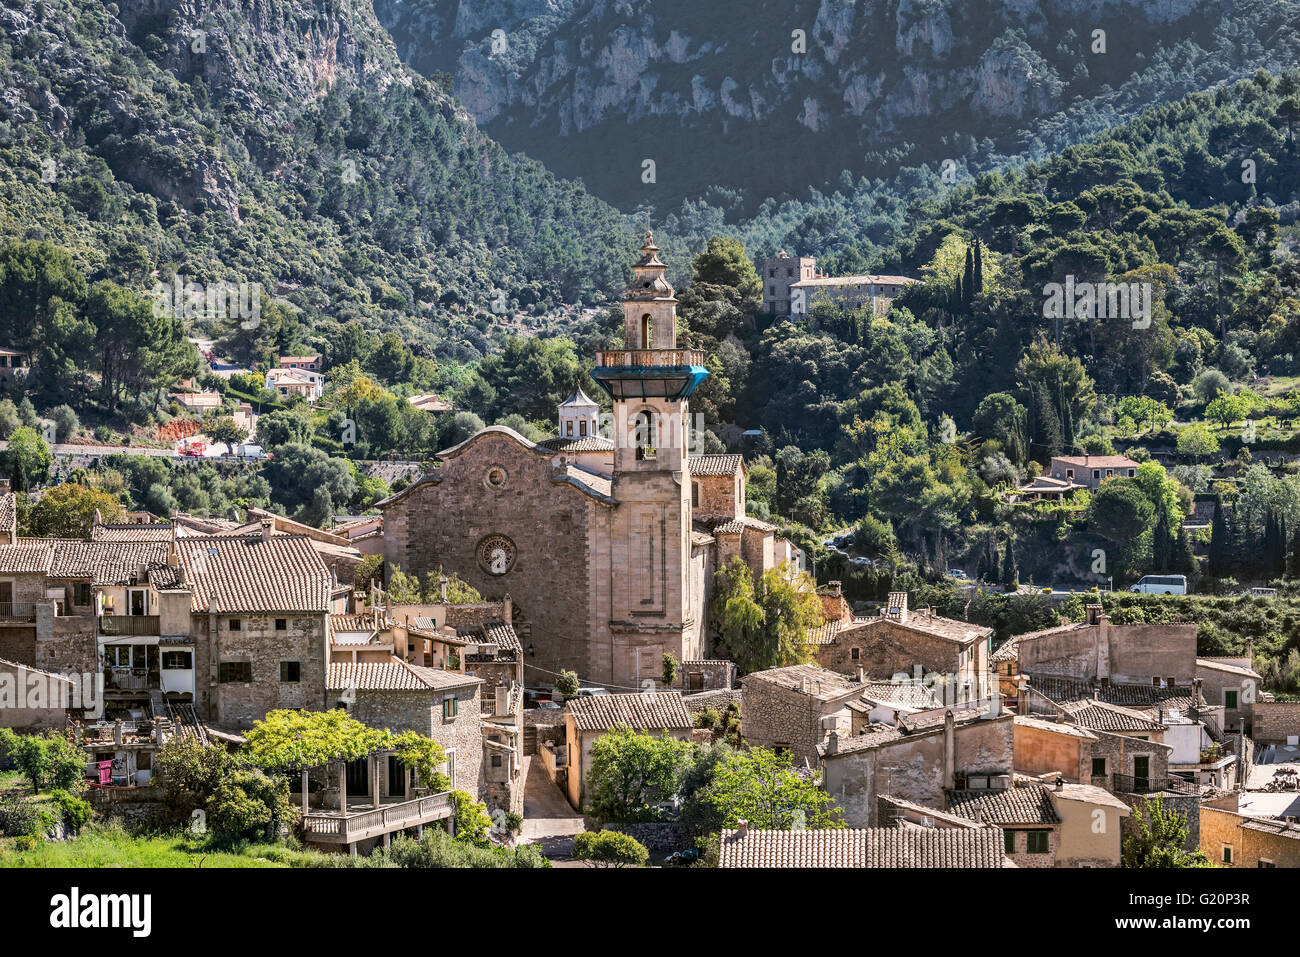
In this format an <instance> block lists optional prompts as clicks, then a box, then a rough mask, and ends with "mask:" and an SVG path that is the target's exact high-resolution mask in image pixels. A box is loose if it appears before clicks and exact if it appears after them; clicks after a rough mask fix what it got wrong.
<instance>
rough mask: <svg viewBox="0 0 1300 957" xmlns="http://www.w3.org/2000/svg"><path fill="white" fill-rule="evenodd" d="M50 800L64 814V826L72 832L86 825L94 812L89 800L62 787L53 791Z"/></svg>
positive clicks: (74, 832)
mask: <svg viewBox="0 0 1300 957" xmlns="http://www.w3.org/2000/svg"><path fill="white" fill-rule="evenodd" d="M50 800H51V801H53V802H54V805H55V806H56V807H57V808H58V809H59V812H60V813H61V814H62V815H63V827H64V828H65V829H66V830H67V831H68V832H69V833H71V834H76V833H77V832H78V831H80V830H81V829H82V828H83V827H85V826H86V824H87V823H89V821H90V818H91V815H92V814H94V809H93V808H92V807H91V806H90V802H89V801H84V800H82V799H81V798H79V797H77V796H76V795H74V794H69V793H68V792H67V791H64V790H62V789H57V790H54V791H51V792H50Z"/></svg>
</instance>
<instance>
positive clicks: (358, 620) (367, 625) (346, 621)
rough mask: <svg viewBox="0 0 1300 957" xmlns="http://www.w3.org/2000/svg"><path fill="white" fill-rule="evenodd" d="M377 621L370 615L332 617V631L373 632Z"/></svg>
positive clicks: (375, 629)
mask: <svg viewBox="0 0 1300 957" xmlns="http://www.w3.org/2000/svg"><path fill="white" fill-rule="evenodd" d="M377 630H378V629H377V628H376V627H375V620H374V619H373V618H371V617H370V616H369V615H330V631H364V632H373V631H377Z"/></svg>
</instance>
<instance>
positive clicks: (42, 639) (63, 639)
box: [36, 602, 99, 674]
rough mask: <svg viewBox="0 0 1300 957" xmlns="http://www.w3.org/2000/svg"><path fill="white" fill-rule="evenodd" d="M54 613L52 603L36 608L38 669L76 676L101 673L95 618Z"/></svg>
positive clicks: (45, 603)
mask: <svg viewBox="0 0 1300 957" xmlns="http://www.w3.org/2000/svg"><path fill="white" fill-rule="evenodd" d="M54 610H55V606H54V603H53V602H42V603H38V604H37V606H36V660H37V665H36V667H38V668H44V669H45V670H47V671H60V672H71V673H75V674H95V673H96V672H98V671H99V648H98V647H97V645H96V641H95V619H94V618H93V617H91V616H90V615H72V616H67V617H59V616H56V615H55V614H54Z"/></svg>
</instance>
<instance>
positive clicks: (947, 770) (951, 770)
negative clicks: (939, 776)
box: [943, 709, 957, 788]
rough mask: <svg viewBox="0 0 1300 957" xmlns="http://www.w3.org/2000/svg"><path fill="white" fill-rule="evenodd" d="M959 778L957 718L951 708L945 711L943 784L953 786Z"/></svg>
mask: <svg viewBox="0 0 1300 957" xmlns="http://www.w3.org/2000/svg"><path fill="white" fill-rule="evenodd" d="M956 778H957V719H956V718H954V717H953V716H952V711H951V709H950V710H948V711H945V712H944V713H943V786H944V787H945V788H952V787H953V785H954V782H955V781H956Z"/></svg>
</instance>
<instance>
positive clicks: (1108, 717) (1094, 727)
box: [1061, 700, 1165, 731]
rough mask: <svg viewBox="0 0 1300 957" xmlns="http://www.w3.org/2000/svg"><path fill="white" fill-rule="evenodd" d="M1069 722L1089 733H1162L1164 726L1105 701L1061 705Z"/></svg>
mask: <svg viewBox="0 0 1300 957" xmlns="http://www.w3.org/2000/svg"><path fill="white" fill-rule="evenodd" d="M1061 707H1062V709H1063V710H1064V711H1065V713H1066V715H1067V716H1068V718H1069V720H1070V721H1073V722H1074V723H1075V724H1078V725H1082V726H1083V727H1085V728H1087V729H1088V730H1090V731H1163V730H1164V729H1165V726H1164V725H1163V724H1160V723H1159V722H1158V721H1152V720H1151V719H1150V718H1148V717H1147V716H1146V715H1144V714H1142V713H1141V712H1139V711H1130V710H1129V709H1128V708H1121V707H1119V706H1118V705H1113V704H1108V703H1106V702H1105V701H1093V700H1083V701H1071V702H1068V703H1066V704H1063V705H1061Z"/></svg>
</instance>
